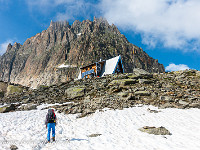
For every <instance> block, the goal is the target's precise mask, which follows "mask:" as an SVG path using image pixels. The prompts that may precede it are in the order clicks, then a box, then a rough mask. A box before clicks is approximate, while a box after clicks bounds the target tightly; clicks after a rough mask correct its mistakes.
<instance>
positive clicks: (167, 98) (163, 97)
mask: <svg viewBox="0 0 200 150" xmlns="http://www.w3.org/2000/svg"><path fill="white" fill-rule="evenodd" d="M159 99H160V100H161V101H168V102H170V101H172V98H171V97H170V96H160V98H159Z"/></svg>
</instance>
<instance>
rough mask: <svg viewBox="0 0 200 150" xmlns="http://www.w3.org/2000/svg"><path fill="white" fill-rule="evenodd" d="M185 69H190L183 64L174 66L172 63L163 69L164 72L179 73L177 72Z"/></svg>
mask: <svg viewBox="0 0 200 150" xmlns="http://www.w3.org/2000/svg"><path fill="white" fill-rule="evenodd" d="M186 69H190V68H189V67H188V66H187V65H184V64H179V65H175V64H174V63H171V64H169V66H167V67H166V68H165V70H166V71H179V70H186Z"/></svg>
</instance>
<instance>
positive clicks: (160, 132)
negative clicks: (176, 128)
mask: <svg viewBox="0 0 200 150" xmlns="http://www.w3.org/2000/svg"><path fill="white" fill-rule="evenodd" d="M139 130H140V131H142V132H146V133H149V134H154V135H171V133H170V132H169V131H168V130H167V129H166V128H165V127H162V126H161V127H158V128H156V127H149V126H145V127H143V128H140V129H139Z"/></svg>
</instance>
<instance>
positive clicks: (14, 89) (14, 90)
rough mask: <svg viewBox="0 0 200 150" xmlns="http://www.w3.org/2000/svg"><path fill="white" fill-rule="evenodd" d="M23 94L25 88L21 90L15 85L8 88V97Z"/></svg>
mask: <svg viewBox="0 0 200 150" xmlns="http://www.w3.org/2000/svg"><path fill="white" fill-rule="evenodd" d="M22 92H23V88H21V87H20V86H15V85H8V87H7V93H6V94H7V95H9V94H13V93H18V94H19V93H22Z"/></svg>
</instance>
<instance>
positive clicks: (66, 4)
mask: <svg viewBox="0 0 200 150" xmlns="http://www.w3.org/2000/svg"><path fill="white" fill-rule="evenodd" d="M26 3H27V4H28V6H29V9H30V11H35V10H36V9H37V10H39V11H40V12H42V13H44V14H49V13H50V12H53V11H56V13H55V18H53V19H55V20H75V19H77V18H79V17H81V18H85V19H88V18H90V16H91V14H95V10H96V9H98V8H96V4H94V3H91V2H88V1H86V0H34V1H33V0H27V1H26Z"/></svg>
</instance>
